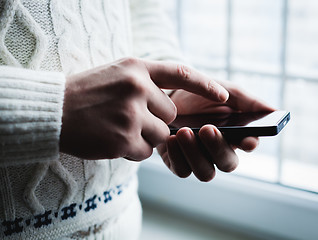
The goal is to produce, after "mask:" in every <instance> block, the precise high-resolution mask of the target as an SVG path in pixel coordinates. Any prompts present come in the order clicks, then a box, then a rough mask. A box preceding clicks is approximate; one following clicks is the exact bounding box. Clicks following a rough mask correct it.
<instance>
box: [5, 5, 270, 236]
mask: <svg viewBox="0 0 318 240" xmlns="http://www.w3.org/2000/svg"><path fill="white" fill-rule="evenodd" d="M0 6H1V7H0V36H1V38H0V39H1V41H0V44H1V45H0V46H1V48H0V64H1V66H0V142H1V148H0V192H1V199H0V222H1V224H0V237H1V238H7V239H17V238H21V239H56V238H63V239H81V238H88V239H98V238H104V239H137V238H138V235H139V232H140V227H141V207H140V202H139V199H138V195H137V178H136V171H137V168H138V163H136V162H138V161H141V160H143V159H146V158H148V157H149V156H150V155H151V153H152V149H153V147H158V150H159V153H160V154H161V156H162V158H163V160H164V162H165V163H166V165H167V166H168V167H169V169H170V170H171V171H172V172H174V173H175V174H176V175H178V176H180V177H186V176H188V175H190V174H191V172H193V173H194V174H195V175H196V177H197V178H198V179H199V180H202V181H209V180H211V179H212V178H213V177H214V174H215V170H214V165H213V164H211V161H213V162H214V163H215V165H216V166H217V167H218V168H219V169H220V170H222V171H232V170H233V169H235V167H236V166H237V157H236V155H235V152H234V150H233V149H235V148H236V147H240V148H242V149H244V150H252V149H254V148H255V147H256V145H257V139H256V138H245V139H242V141H241V142H240V143H235V144H234V143H228V142H226V141H225V140H224V138H223V137H222V135H221V133H220V132H219V131H218V130H217V129H216V128H215V127H214V126H211V125H208V126H204V127H203V128H202V129H201V130H200V133H199V136H200V138H201V141H202V142H203V144H204V145H205V146H206V148H207V149H208V150H209V154H210V156H209V157H206V155H204V154H203V153H202V152H201V150H200V148H199V146H198V143H197V141H196V138H195V137H194V134H193V133H192V131H191V130H190V129H188V128H183V129H181V130H180V131H179V132H178V133H177V135H176V136H169V129H168V127H167V124H169V123H170V122H171V121H173V119H174V118H175V116H176V114H193V113H202V112H220V111H221V112H224V111H264V110H271V108H269V107H268V106H266V105H264V104H263V103H261V102H259V101H258V100H256V99H254V98H252V97H250V96H248V95H247V94H245V93H243V92H242V91H241V90H239V89H238V88H236V87H234V86H233V85H232V84H230V83H227V82H222V83H217V82H216V81H214V80H213V79H211V78H210V77H208V76H205V75H203V74H201V73H199V72H197V71H195V70H193V69H191V68H189V67H186V66H184V65H182V64H177V63H171V62H163V61H160V62H158V61H154V60H172V61H174V62H178V61H182V58H181V57H179V55H178V52H177V51H176V49H177V46H176V41H175V39H174V38H173V36H172V35H171V34H168V32H169V30H168V29H169V24H168V23H167V22H166V20H165V17H164V15H163V13H162V11H161V10H160V1H159V0H158V1H157V0H147V1H141V0H132V1H128V0H121V1H106V0H100V1H97V0H96V1H75V0H70V1H48V0H44V1H41V2H39V1H36V2H35V1H32V0H25V1H19V0H14V1H9V0H5V1H2V2H1V5H0ZM132 56H134V57H132ZM135 57H140V58H135ZM146 59H147V60H146ZM161 88H162V89H172V90H175V91H174V92H172V93H170V97H169V96H168V95H166V94H165V93H163V92H162V91H161ZM177 89H183V90H177ZM190 92H191V93H190Z"/></svg>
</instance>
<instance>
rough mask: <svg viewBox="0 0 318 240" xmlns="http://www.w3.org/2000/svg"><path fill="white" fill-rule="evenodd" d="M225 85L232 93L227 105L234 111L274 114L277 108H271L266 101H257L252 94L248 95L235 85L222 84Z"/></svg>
mask: <svg viewBox="0 0 318 240" xmlns="http://www.w3.org/2000/svg"><path fill="white" fill-rule="evenodd" d="M221 85H223V86H224V87H225V88H226V89H227V90H228V91H229V93H230V96H229V99H228V101H227V104H228V105H229V106H230V107H232V108H233V109H236V110H239V111H243V112H272V111H275V108H273V107H271V106H269V105H268V104H266V103H265V102H264V101H262V100H260V99H257V98H256V97H254V96H251V94H249V93H246V92H245V91H243V90H242V89H240V88H239V87H237V86H233V84H231V85H230V84H228V83H227V82H226V81H225V82H222V83H221Z"/></svg>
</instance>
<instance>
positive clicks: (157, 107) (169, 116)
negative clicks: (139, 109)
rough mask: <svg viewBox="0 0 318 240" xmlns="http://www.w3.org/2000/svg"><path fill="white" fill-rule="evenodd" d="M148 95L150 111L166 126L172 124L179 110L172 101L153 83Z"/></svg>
mask: <svg viewBox="0 0 318 240" xmlns="http://www.w3.org/2000/svg"><path fill="white" fill-rule="evenodd" d="M150 82H151V84H150V85H151V86H150V91H149V95H148V99H147V100H148V102H147V104H148V109H149V110H150V112H152V113H153V114H154V115H155V116H157V117H158V118H160V119H162V120H163V121H164V122H165V123H166V124H169V123H171V122H172V121H173V120H174V119H175V118H176V116H177V108H176V106H175V105H174V103H173V102H172V100H171V99H170V98H169V97H168V96H167V94H165V93H164V92H163V91H162V90H161V89H160V88H158V87H157V86H156V85H155V84H154V83H153V82H152V81H150Z"/></svg>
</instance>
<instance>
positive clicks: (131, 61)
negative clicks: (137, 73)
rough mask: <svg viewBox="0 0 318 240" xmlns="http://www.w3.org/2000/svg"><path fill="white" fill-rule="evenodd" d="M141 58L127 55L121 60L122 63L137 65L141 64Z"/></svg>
mask: <svg viewBox="0 0 318 240" xmlns="http://www.w3.org/2000/svg"><path fill="white" fill-rule="evenodd" d="M140 62H141V60H140V59H138V58H134V57H126V58H123V59H122V60H121V63H123V64H124V65H127V66H135V65H138V64H140Z"/></svg>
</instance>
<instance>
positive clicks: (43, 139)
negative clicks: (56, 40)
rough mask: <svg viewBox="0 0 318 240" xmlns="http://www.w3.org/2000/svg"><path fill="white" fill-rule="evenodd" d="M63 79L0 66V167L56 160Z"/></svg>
mask: <svg viewBox="0 0 318 240" xmlns="http://www.w3.org/2000/svg"><path fill="white" fill-rule="evenodd" d="M64 88H65V76H64V75H63V74H62V73H58V72H42V71H33V70H28V69H20V68H13V67H7V66H0V166H9V165H17V164H27V163H34V162H44V161H51V160H56V159H58V157H59V137H60V131H61V122H62V112H63V111H62V110H63V97H64Z"/></svg>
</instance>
